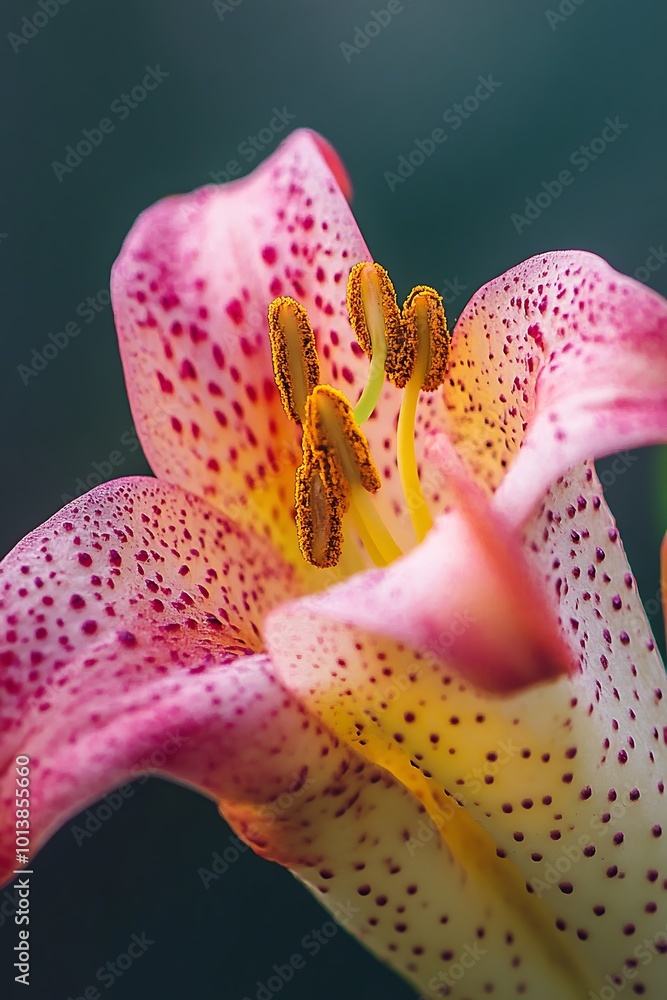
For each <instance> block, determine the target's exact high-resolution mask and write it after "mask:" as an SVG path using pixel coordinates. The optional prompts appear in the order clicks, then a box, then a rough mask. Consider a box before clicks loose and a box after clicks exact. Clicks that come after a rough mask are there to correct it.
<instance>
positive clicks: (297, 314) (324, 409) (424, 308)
mask: <svg viewBox="0 0 667 1000" xmlns="http://www.w3.org/2000/svg"><path fill="white" fill-rule="evenodd" d="M347 310H348V314H349V317H350V323H351V326H352V329H353V331H354V334H355V336H356V338H357V341H358V342H359V345H360V347H361V348H362V350H363V351H364V353H365V354H366V356H367V357H368V359H369V361H370V369H369V373H368V379H367V382H366V385H365V387H364V389H363V392H362V393H361V395H360V397H359V399H358V401H357V403H356V405H355V406H352V404H351V403H350V401H349V400H348V399H347V397H346V396H345V395H344V394H343V393H342V392H340V391H339V390H338V389H334V388H333V387H332V386H330V385H322V384H321V382H320V365H319V358H318V355H317V349H316V346H315V334H314V333H313V328H312V325H311V323H310V320H309V318H308V314H307V312H306V310H305V309H304V308H303V306H302V305H300V303H299V302H297V301H296V300H295V299H292V298H289V297H288V296H281V297H279V298H277V299H274V300H273V302H271V304H270V306H269V314H268V317H269V336H270V339H271V354H272V357H273V371H274V377H275V380H276V385H277V386H278V390H279V392H280V398H281V401H282V404H283V408H284V410H285V413H286V414H287V416H288V417H289V418H290V419H291V420H293V421H295V422H296V423H298V424H300V425H301V427H302V430H303V437H302V449H303V457H302V462H301V465H300V466H299V468H298V470H297V474H296V487H295V505H296V530H297V535H298V539H299V548H300V550H301V554H302V555H303V557H304V559H305V560H306V561H307V562H309V563H311V565H313V566H318V567H320V568H322V569H326V568H329V567H333V566H336V565H337V563H338V561H339V559H340V557H341V552H342V549H343V541H344V538H343V518H344V517H345V515H346V514H347V513H348V511H349V512H350V514H351V516H352V519H353V521H354V525H355V527H356V529H357V532H358V533H359V537H360V538H361V541H362V543H363V545H364V547H365V549H366V551H367V552H368V554H369V555H370V557H371V558H372V559H373V561H374V562H375V563H376V565H378V566H385V565H387V564H388V563H390V562H392V561H393V560H394V559H396V558H398V556H400V555H401V550H400V549H399V547H398V545H397V544H396V542H395V541H394V539H393V537H392V535H391V533H390V532H389V530H388V528H387V527H386V525H385V524H384V522H383V521H382V519H381V517H380V515H379V514H378V512H377V510H376V508H375V506H374V504H373V501H372V499H371V496H370V494H373V493H377V491H378V490H379V489H380V487H381V485H382V480H381V478H380V474H379V472H378V470H377V467H376V465H375V462H374V461H373V457H372V455H371V452H370V447H369V444H368V441H367V439H366V435H365V434H364V432H363V430H362V429H361V425H362V424H364V423H365V422H366V421H367V420H368V419H369V418H370V416H371V415H372V414H373V412H374V410H375V407H376V406H377V403H378V400H379V398H380V394H381V392H382V388H383V386H384V383H385V377H388V378H389V380H390V381H391V383H392V384H393V385H394V386H395V387H396V388H397V389H403V390H404V394H403V400H402V403H401V408H400V413H399V419H398V428H397V447H396V453H397V462H398V471H399V476H400V480H401V486H402V488H403V493H404V495H406V496H410V497H411V498H412V502H411V503H409V504H408V505H407V506H408V510H409V511H410V517H411V519H412V524H413V527H414V530H415V534H416V536H417V539H418V541H421V540H422V539H423V538H424V536H425V535H426V533H427V532H428V531H429V529H430V528H431V526H432V523H433V522H432V520H431V515H430V513H429V510H428V507H427V505H426V500H425V498H424V494H423V491H422V488H421V484H420V481H419V472H418V468H417V459H416V455H415V446H414V445H415V442H414V426H415V418H416V414H417V403H418V400H419V394H420V392H421V391H422V390H424V391H426V392H434V391H435V390H436V389H438V388H439V387H440V386H441V385H442V383H443V382H444V379H445V375H446V372H447V362H448V359H449V348H450V343H451V337H450V334H449V331H448V330H447V320H446V318H445V312H444V308H443V305H442V298H441V297H440V295H438V293H437V292H436V291H435V290H434V289H433V288H429V287H428V286H426V285H418V286H417V287H416V288H413V290H412V291H411V292H410V294H409V295H408V297H407V299H406V301H405V303H404V305H403V308H402V309H399V307H398V304H397V302H396V293H395V291H394V286H393V285H392V283H391V280H390V278H389V275H388V274H387V272H386V271H385V270H384V268H383V267H381V266H380V265H379V264H375V263H369V262H363V261H362V262H361V263H359V264H355V265H354V267H353V268H352V270H351V271H350V274H349V277H348V282H347Z"/></svg>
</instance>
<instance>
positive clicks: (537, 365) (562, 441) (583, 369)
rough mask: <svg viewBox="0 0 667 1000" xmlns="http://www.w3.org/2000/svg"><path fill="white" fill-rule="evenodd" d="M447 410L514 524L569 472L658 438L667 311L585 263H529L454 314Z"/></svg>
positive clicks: (663, 410)
mask: <svg viewBox="0 0 667 1000" xmlns="http://www.w3.org/2000/svg"><path fill="white" fill-rule="evenodd" d="M445 401H446V405H447V408H448V411H449V413H448V419H447V432H448V434H449V435H450V437H451V439H452V440H453V441H454V443H455V445H456V447H457V448H458V450H459V451H460V453H461V455H462V456H463V458H464V460H465V462H466V464H467V465H468V467H469V468H470V469H471V470H473V472H474V473H475V475H476V477H477V478H478V479H479V480H480V481H481V482H483V483H484V484H485V485H486V486H487V487H488V488H490V489H495V488H497V487H498V486H499V485H500V484H501V481H502V486H501V487H500V488H501V490H502V491H503V492H506V494H507V497H508V502H509V503H511V505H512V507H513V509H514V511H515V512H516V517H517V520H518V521H520V520H521V517H523V516H526V515H527V514H528V512H529V511H530V509H531V507H532V506H533V505H534V504H535V503H537V502H538V500H539V499H540V498H541V497H542V496H543V495H544V493H545V491H546V490H547V489H548V487H549V486H550V485H551V484H552V483H553V482H554V481H555V479H556V478H557V477H558V475H560V474H561V473H563V472H565V471H566V470H567V469H568V468H570V467H571V466H573V465H574V464H575V463H577V462H579V461H582V460H583V459H586V458H598V457H602V456H603V455H607V454H610V453H611V452H614V451H620V450H623V449H626V448H632V447H636V446H638V445H647V444H654V443H656V442H659V441H664V440H665V439H666V438H667V303H666V302H665V300H664V299H662V298H660V296H658V295H656V294H655V293H654V292H652V291H650V290H649V289H647V288H646V287H645V286H644V285H641V284H639V283H638V282H636V281H634V280H633V279H631V278H628V277H625V276H624V275H621V274H618V273H617V272H616V271H614V270H613V269H612V268H611V267H610V266H609V265H608V264H606V263H605V262H604V261H603V260H600V259H599V258H598V257H595V256H594V255H592V254H589V253H584V252H581V251H574V250H567V251H558V252H554V253H549V254H542V255H540V256H539V257H533V258H531V259H530V260H528V261H526V262H525V263H523V264H519V265H518V266H517V267H515V268H513V269H512V270H510V271H508V272H507V273H506V274H504V275H502V276H501V277H499V278H496V279H495V280H494V281H491V282H490V283H489V284H488V285H485V286H484V288H482V289H481V290H480V291H479V292H477V293H476V294H475V295H474V296H473V298H472V300H471V301H470V303H469V304H468V306H467V307H466V309H465V310H464V312H463V314H462V316H461V318H460V319H459V322H458V324H457V327H456V330H455V333H454V344H453V348H452V355H451V363H450V380H449V384H448V385H447V386H446V388H445ZM508 467H509V471H508V472H507V473H506V471H505V470H506V469H507V468H508ZM503 477H504V478H503Z"/></svg>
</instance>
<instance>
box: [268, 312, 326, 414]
mask: <svg viewBox="0 0 667 1000" xmlns="http://www.w3.org/2000/svg"><path fill="white" fill-rule="evenodd" d="M269 337H270V340H271V356H272V358H273V373H274V377H275V380H276V385H277V386H278V391H279V392H280V399H281V401H282V404H283V409H284V410H285V413H286V414H287V416H288V417H290V418H291V419H292V420H295V421H296V422H297V423H303V419H304V415H305V411H306V400H307V399H308V397H309V395H310V394H311V392H312V391H313V389H314V388H315V386H316V385H317V384H318V382H319V380H320V364H319V360H318V357H317V350H316V347H315V335H314V333H313V328H312V326H311V324H310V320H309V319H308V313H307V312H306V310H305V309H304V308H303V306H302V305H300V304H299V303H298V302H297V301H296V300H295V299H292V298H289V296H281V297H280V298H277V299H274V300H273V302H271V304H270V305H269Z"/></svg>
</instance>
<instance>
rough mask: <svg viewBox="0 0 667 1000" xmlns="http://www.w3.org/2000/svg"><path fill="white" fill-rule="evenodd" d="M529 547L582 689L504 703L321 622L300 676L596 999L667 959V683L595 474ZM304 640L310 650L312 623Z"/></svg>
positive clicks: (422, 659) (571, 491)
mask: <svg viewBox="0 0 667 1000" xmlns="http://www.w3.org/2000/svg"><path fill="white" fill-rule="evenodd" d="M525 530H526V537H525V541H524V546H523V547H524V551H525V552H526V553H527V554H528V557H529V558H530V559H531V561H532V564H533V570H534V573H535V574H539V578H541V579H542V580H543V581H544V585H543V587H542V589H543V593H544V595H545V598H546V599H548V601H549V603H550V604H551V606H552V609H553V614H554V615H556V614H557V615H558V616H559V617H560V619H561V622H562V628H563V633H564V635H565V636H566V638H567V640H568V642H569V644H570V646H571V648H572V651H573V653H574V654H576V656H577V660H578V669H577V670H576V671H575V672H574V673H573V674H571V675H570V676H569V677H566V678H563V679H560V680H557V681H552V682H550V683H545V684H541V685H538V686H534V687H532V688H529V689H527V690H525V691H522V692H518V693H515V694H512V695H509V696H505V697H503V698H501V699H499V698H493V697H490V696H488V695H485V694H484V693H483V692H481V691H479V690H473V689H472V688H471V687H470V686H469V685H468V684H466V683H465V682H463V681H461V680H460V678H459V677H456V676H453V675H451V674H448V673H446V672H444V671H443V669H442V666H441V665H440V664H438V663H437V662H436V663H434V662H433V660H429V658H428V656H425V655H424V651H417V653H415V652H414V650H413V649H410V648H409V647H407V646H406V644H405V643H400V642H396V641H392V640H390V639H386V638H384V639H383V638H379V637H378V636H377V632H378V631H379V627H378V626H376V628H375V629H374V630H373V631H374V632H375V633H376V634H370V633H369V632H366V631H363V630H362V629H360V628H354V629H350V627H349V626H346V625H345V623H344V622H340V621H339V622H338V623H331V624H328V623H327V622H326V621H325V619H324V617H323V616H321V617H320V619H319V621H318V623H317V625H316V632H317V634H318V636H319V641H318V643H317V647H316V649H312V650H309V651H308V652H309V653H310V655H311V656H312V657H313V666H312V669H311V670H308V671H306V667H305V663H304V661H300V662H299V663H298V664H297V665H298V667H299V669H300V670H302V671H306V683H307V685H308V688H309V691H311V692H312V693H311V694H310V695H309V704H310V705H312V708H313V710H314V711H317V712H319V713H320V715H321V717H322V718H324V719H326V721H327V723H328V724H329V725H331V726H332V728H334V729H335V730H336V731H337V732H338V733H340V734H341V735H344V736H345V738H347V739H349V740H350V741H354V740H356V745H357V746H359V748H360V750H361V752H363V753H365V754H366V755H367V756H368V757H369V758H370V759H371V760H373V761H374V762H375V763H377V764H380V765H382V766H384V767H386V768H387V769H389V770H391V771H392V772H393V773H394V774H396V775H397V776H399V777H400V778H401V780H403V781H404V782H405V783H406V784H408V786H409V787H413V788H415V789H416V788H417V787H418V782H419V780H420V779H421V778H422V777H426V778H427V779H429V781H430V780H431V779H432V782H433V784H434V785H435V786H436V787H443V788H444V789H445V790H446V792H448V793H449V794H450V795H452V796H454V797H455V798H456V799H457V800H458V801H459V802H461V803H462V805H463V806H464V808H465V810H466V812H467V814H468V815H469V817H470V819H471V822H472V823H473V826H474V827H475V828H479V829H482V830H484V831H485V833H486V834H488V835H489V836H490V838H491V839H492V841H493V843H494V844H495V845H496V847H497V849H498V852H499V856H500V858H501V859H502V860H503V864H505V865H507V867H508V870H512V871H515V872H518V873H519V874H520V876H521V878H522V880H523V885H524V886H526V885H527V887H528V892H529V894H530V895H531V896H532V897H535V898H536V899H537V900H538V901H539V907H540V912H541V913H542V914H543V915H544V916H545V917H546V919H547V922H548V925H549V927H550V928H551V934H552V935H556V936H558V937H560V938H561V939H562V940H563V941H566V942H567V943H568V945H569V947H570V948H571V949H572V951H573V952H574V953H575V954H576V955H577V956H578V958H579V960H580V961H581V963H582V964H583V965H584V966H586V967H587V968H588V969H589V970H590V973H589V980H590V981H592V982H593V990H594V992H595V993H597V992H599V990H600V989H601V988H602V986H604V985H605V981H606V980H605V977H606V976H612V977H613V976H616V975H623V969H624V967H625V968H628V967H629V968H635V967H636V963H637V958H638V957H641V956H639V954H638V952H637V950H636V949H637V946H638V945H639V943H640V942H644V947H645V948H646V949H647V950H646V954H647V955H648V956H650V958H651V960H652V959H653V958H654V956H655V955H656V954H657V955H658V957H660V956H661V955H663V954H664V953H665V951H667V949H665V948H664V914H662V909H663V908H664V906H662V905H661V903H662V902H663V901H662V896H664V895H665V891H666V887H667V853H666V848H665V840H664V837H665V836H667V822H666V821H665V806H664V801H663V799H664V782H665V780H666V779H665V774H666V771H667V736H666V733H667V729H666V728H665V710H664V699H663V692H664V688H665V679H664V669H663V667H662V664H661V662H660V658H659V656H658V654H657V652H656V649H655V644H654V641H653V637H652V636H651V632H650V628H649V627H648V624H647V622H646V618H645V615H644V613H643V609H642V607H641V602H640V600H639V596H638V594H637V589H636V586H635V584H634V580H633V578H632V576H631V574H630V573H629V570H628V567H627V561H626V558H625V555H624V552H623V549H622V546H621V543H620V539H619V537H618V532H617V529H616V527H615V525H614V522H613V519H612V518H611V515H610V514H609V511H608V510H607V508H606V505H605V504H604V501H603V500H602V498H601V490H600V487H599V484H598V483H597V481H596V479H595V476H594V474H593V472H592V470H591V469H590V468H586V467H580V468H579V469H577V470H575V471H573V472H571V473H569V474H568V475H567V476H566V477H565V478H564V479H563V480H562V481H561V482H560V483H559V484H557V485H556V486H555V487H554V488H553V489H552V491H551V492H550V494H549V496H548V497H547V498H546V501H545V503H544V504H543V505H542V507H541V509H540V510H539V511H538V512H536V513H535V515H534V516H533V517H532V518H531V520H530V522H529V523H528V524H527V526H526V529H525ZM537 578H538V577H537V575H536V579H537ZM455 579H456V578H455V577H450V580H455ZM419 586H420V581H419V580H418V579H417V578H416V577H414V578H410V579H409V580H408V581H407V585H406V586H405V587H404V590H403V593H399V592H397V593H396V600H395V601H394V603H393V604H392V605H391V618H392V622H393V620H394V619H395V618H396V617H400V615H401V611H402V608H401V606H400V604H399V603H398V602H399V600H400V601H401V602H402V601H403V600H404V594H405V593H406V592H408V591H410V590H411V589H412V587H419ZM313 603H316V602H313V600H312V599H310V598H309V599H308V604H309V605H310V606H312V604H313ZM319 603H322V604H323V603H324V602H323V601H322V600H321V599H320V602H319ZM279 616H280V611H278V612H274V615H273V617H279ZM340 617H341V615H340V614H339V619H340ZM446 625H447V620H446V619H445V618H444V617H443V626H445V627H446ZM292 629H293V637H294V636H296V635H302V636H303V635H304V631H305V630H304V626H303V623H299V622H298V621H295V622H293V624H292ZM385 630H386V631H388V629H385ZM267 632H268V636H269V646H270V648H273V636H272V628H271V625H270V626H269V628H268V629H267ZM305 646H306V641H305V640H302V649H304V648H305ZM279 655H280V654H279ZM355 657H356V658H357V661H359V660H362V661H363V664H364V665H365V670H364V669H362V667H361V666H359V665H358V663H356V662H355ZM297 660H298V656H295V650H294V648H293V649H292V651H291V652H290V653H289V654H287V653H285V654H284V655H283V657H282V659H281V660H277V662H276V667H277V669H278V671H279V673H280V674H281V675H282V676H284V677H287V676H288V674H289V665H290V663H297ZM291 676H294V675H293V674H291ZM290 683H292V681H290ZM341 690H345V691H346V696H345V699H344V700H343V699H341V697H340V695H341ZM302 696H303V693H302ZM410 772H411V773H412V775H415V777H411V774H410ZM663 827H664V828H665V833H664V834H663ZM443 835H444V839H445V841H446V842H447V831H446V829H445V830H444V831H443ZM661 914H662V915H661ZM661 935H662V936H661ZM647 942H648V944H647ZM633 963H634V964H633ZM647 963H648V959H647V961H646V962H642V968H641V970H640V971H639V972H638V975H637V978H636V984H637V985H638V986H639V987H643V993H644V994H645V995H646V996H655V997H656V998H657V997H660V996H662V993H663V991H664V975H665V970H664V968H663V965H664V959H663V961H662V962H660V961H651V962H650V964H647ZM644 966H646V967H644ZM636 992H642V989H641V988H640V989H639V990H637V991H636ZM581 995H582V996H584V995H587V993H586V992H585V991H582V994H581Z"/></svg>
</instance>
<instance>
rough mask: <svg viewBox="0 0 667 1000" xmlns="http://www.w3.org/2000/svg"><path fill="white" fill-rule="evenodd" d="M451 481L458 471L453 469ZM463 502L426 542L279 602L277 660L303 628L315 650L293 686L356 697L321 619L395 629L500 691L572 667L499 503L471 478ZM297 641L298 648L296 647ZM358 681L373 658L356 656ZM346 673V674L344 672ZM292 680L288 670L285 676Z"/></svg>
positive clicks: (273, 636) (273, 634)
mask: <svg viewBox="0 0 667 1000" xmlns="http://www.w3.org/2000/svg"><path fill="white" fill-rule="evenodd" d="M450 473H451V475H450V480H451V482H452V483H453V482H454V480H455V478H456V474H455V473H454V471H453V469H452V467H451V466H450ZM456 489H457V493H458V501H459V503H458V507H457V508H456V509H454V510H451V511H449V512H447V513H446V514H444V515H442V516H441V517H440V518H439V519H438V521H437V522H436V525H435V527H434V528H433V530H432V531H431V532H430V533H429V535H428V536H427V538H426V539H425V541H424V542H423V543H422V544H421V545H420V546H419V547H418V548H417V549H415V550H414V551H413V552H411V553H410V554H409V555H408V556H405V557H403V558H402V559H400V560H398V561H397V562H395V563H393V564H392V565H390V566H389V567H387V568H386V569H383V570H377V571H371V572H368V573H365V574H357V575H355V576H354V577H353V578H352V579H351V580H349V581H347V582H345V583H343V584H341V585H340V586H338V587H334V588H330V589H329V590H328V591H326V592H325V593H324V594H320V595H315V596H312V597H305V598H303V599H300V600H298V601H296V602H295V603H294V604H291V605H285V606H282V607H280V608H278V609H277V610H276V611H275V612H274V613H273V614H272V615H271V616H270V618H269V620H268V622H267V625H266V635H267V641H268V644H269V648H270V649H271V650H272V651H273V653H274V655H275V656H276V657H277V660H276V662H277V663H280V662H281V658H282V657H283V656H284V655H287V654H288V653H289V652H290V650H291V649H292V644H291V641H290V640H287V638H286V637H287V636H291V635H292V634H298V633H299V632H300V630H301V629H302V628H304V627H305V631H304V641H307V642H308V644H309V646H308V648H309V653H308V655H306V656H304V657H302V660H305V661H306V662H305V663H304V662H302V663H300V664H298V665H297V663H296V662H294V660H293V659H292V661H291V665H292V669H293V671H294V673H292V674H289V683H290V685H291V684H295V685H296V688H295V690H300V691H302V693H303V694H304V695H305V694H307V693H308V692H312V691H313V688H317V689H318V690H319V689H321V690H322V691H323V692H325V695H324V697H325V698H328V697H330V693H329V689H330V688H331V687H333V689H334V690H335V692H336V697H337V698H339V699H340V700H341V701H349V699H347V697H346V684H345V683H344V681H343V680H342V674H341V675H334V677H335V678H336V679H335V680H332V678H331V677H330V676H329V673H328V671H327V670H326V668H324V669H319V668H318V666H317V661H318V656H317V643H318V642H319V635H320V632H319V626H320V624H322V625H323V627H324V628H326V627H327V626H328V624H330V623H331V622H338V623H340V624H341V625H342V626H343V627H345V626H347V625H351V626H355V627H356V628H360V629H367V630H368V631H370V632H374V633H376V634H380V635H385V636H391V637H392V638H394V639H396V640H397V641H399V642H403V643H405V645H406V646H409V647H410V648H413V649H421V650H423V651H425V652H426V653H428V654H429V655H430V657H431V659H432V660H433V661H434V663H439V664H440V667H441V668H442V669H443V670H446V671H447V672H449V671H450V669H451V668H452V667H454V668H455V669H457V670H458V671H460V673H461V676H462V678H464V679H465V680H467V681H468V682H470V683H472V684H475V685H476V686H478V687H480V688H482V689H484V690H487V691H493V692H496V693H507V692H508V691H513V690H516V689H518V688H523V687H526V686H529V685H531V684H536V683H539V682H541V681H545V680H548V679H552V678H554V677H557V676H559V675H561V674H563V673H567V672H568V671H569V670H570V669H571V667H572V665H573V658H572V656H571V653H570V651H569V649H568V648H567V647H566V646H565V644H564V643H563V642H562V640H561V639H560V636H559V630H558V624H557V619H556V617H555V616H554V615H552V614H551V613H550V609H549V608H548V606H547V603H546V601H545V599H544V595H543V594H542V592H541V590H540V587H539V585H537V586H536V584H539V580H536V578H535V577H534V575H533V574H532V572H531V570H530V567H529V564H528V562H527V561H526V559H525V557H524V556H523V554H522V553H521V551H520V550H519V545H520V537H519V536H518V535H517V534H516V533H515V532H513V531H511V530H510V529H509V528H508V527H507V526H506V524H505V523H504V521H503V520H502V519H501V518H500V517H498V515H497V514H496V512H495V511H494V510H493V508H492V507H491V505H490V504H489V502H488V500H487V499H486V497H485V495H484V493H483V492H482V491H481V490H480V489H479V487H477V486H476V484H475V483H474V482H472V481H471V480H469V479H468V481H467V482H466V481H465V479H464V478H461V480H460V482H459V483H458V484H457V486H456ZM294 648H298V645H297V646H296V647H294ZM347 665H348V667H349V669H350V670H353V671H354V673H355V675H356V676H357V680H361V678H362V676H364V670H365V669H366V668H367V665H366V664H363V663H362V662H361V659H360V661H359V662H358V663H356V664H355V663H354V662H349V663H348V664H347ZM346 676H347V674H346ZM285 678H286V679H287V678H288V674H287V673H286V674H285Z"/></svg>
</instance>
